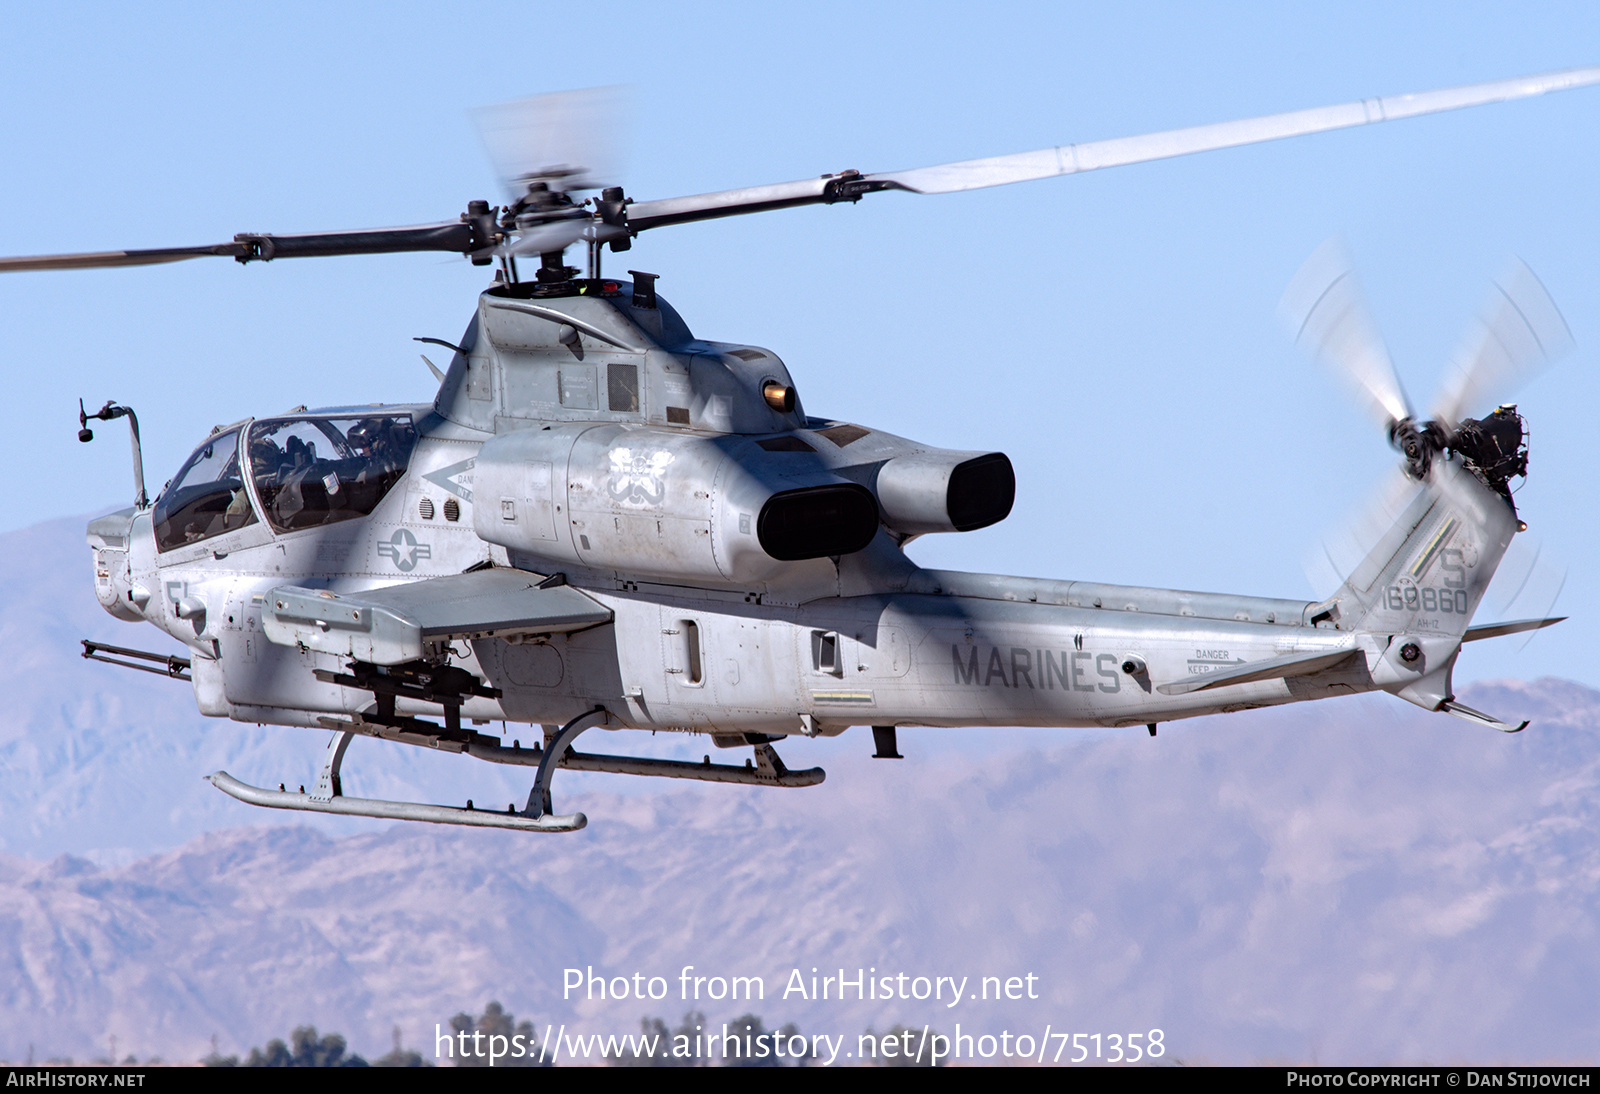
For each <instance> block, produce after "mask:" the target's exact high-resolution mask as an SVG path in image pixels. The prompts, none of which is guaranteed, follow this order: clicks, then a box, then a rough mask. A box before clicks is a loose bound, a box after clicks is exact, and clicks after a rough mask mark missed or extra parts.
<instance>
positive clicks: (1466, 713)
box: [1439, 699, 1528, 733]
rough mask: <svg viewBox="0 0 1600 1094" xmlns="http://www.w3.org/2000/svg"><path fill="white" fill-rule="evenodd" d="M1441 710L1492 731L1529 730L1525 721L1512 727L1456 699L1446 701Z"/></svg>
mask: <svg viewBox="0 0 1600 1094" xmlns="http://www.w3.org/2000/svg"><path fill="white" fill-rule="evenodd" d="M1439 709H1440V710H1442V711H1443V712H1444V713H1446V714H1454V715H1455V716H1456V717H1457V718H1461V719H1463V720H1465V721H1468V722H1472V723H1474V724H1475V725H1480V726H1488V727H1489V728H1490V729H1498V730H1499V731H1500V732H1501V733H1521V732H1522V731H1523V730H1525V729H1527V728H1528V723H1527V722H1526V721H1523V722H1522V723H1520V724H1519V725H1512V724H1511V723H1510V722H1502V721H1501V720H1500V719H1498V718H1495V717H1492V716H1491V715H1488V714H1485V713H1484V712H1483V711H1481V710H1473V709H1472V708H1471V707H1469V706H1466V705H1464V704H1462V703H1458V702H1456V701H1455V700H1454V699H1446V700H1445V701H1444V702H1443V703H1442V704H1441V705H1440V707H1439Z"/></svg>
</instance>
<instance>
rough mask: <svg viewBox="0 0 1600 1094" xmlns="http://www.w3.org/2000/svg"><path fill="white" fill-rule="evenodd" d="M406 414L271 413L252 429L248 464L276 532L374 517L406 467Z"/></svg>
mask: <svg viewBox="0 0 1600 1094" xmlns="http://www.w3.org/2000/svg"><path fill="white" fill-rule="evenodd" d="M416 443H417V431H416V427H415V426H413V425H412V423H411V416H410V415H409V414H389V415H383V414H372V415H365V416H362V417H350V418H310V417H308V418H273V419H269V420H266V421H259V422H256V423H255V424H254V425H253V426H251V427H250V448H249V451H250V470H251V475H252V476H253V478H254V479H255V487H256V496H257V497H258V498H260V499H261V505H262V508H263V509H264V510H265V512H266V517H267V523H268V524H270V525H271V526H272V529H273V531H276V532H293V531H297V530H299V529H301V528H315V527H318V526H320V525H324V524H337V523H338V522H339V521H342V520H353V519H354V518H356V517H364V516H367V515H369V514H370V513H371V512H372V511H373V510H374V509H376V508H377V506H378V503H379V502H380V501H382V500H383V498H384V495H386V494H387V493H388V492H389V489H390V488H391V487H392V486H394V484H395V483H396V482H398V481H399V480H400V478H401V476H403V475H404V474H405V473H406V466H407V465H408V464H409V463H410V462H411V450H412V448H413V447H415V445H416Z"/></svg>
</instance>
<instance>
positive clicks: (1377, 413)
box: [1281, 238, 1412, 429]
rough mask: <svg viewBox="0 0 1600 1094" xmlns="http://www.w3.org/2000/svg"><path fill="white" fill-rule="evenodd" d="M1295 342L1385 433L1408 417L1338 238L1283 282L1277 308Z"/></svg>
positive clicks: (1408, 406)
mask: <svg viewBox="0 0 1600 1094" xmlns="http://www.w3.org/2000/svg"><path fill="white" fill-rule="evenodd" d="M1281 308H1282V311H1283V314H1284V317H1285V318H1286V319H1288V320H1289V323H1290V326H1291V327H1292V328H1293V329H1294V332H1295V340H1296V341H1297V342H1299V343H1300V344H1301V345H1303V346H1305V347H1306V349H1307V350H1308V351H1310V352H1311V354H1312V355H1313V356H1315V357H1317V358H1319V359H1320V360H1321V361H1322V362H1323V363H1324V364H1326V365H1327V366H1328V367H1330V368H1332V369H1333V370H1334V371H1335V372H1337V373H1339V374H1341V375H1342V376H1344V377H1345V378H1346V379H1348V380H1350V381H1351V382H1352V383H1353V384H1354V385H1355V388H1356V391H1357V393H1358V394H1359V395H1360V396H1361V398H1362V401H1363V402H1364V403H1365V404H1366V406H1367V409H1368V411H1369V412H1370V413H1371V414H1372V415H1373V416H1374V417H1375V418H1376V419H1377V420H1378V423H1379V424H1380V425H1382V426H1383V427H1384V428H1385V429H1387V428H1389V427H1390V426H1392V425H1394V424H1395V423H1396V422H1399V421H1403V420H1404V419H1406V418H1410V417H1412V414H1411V404H1410V402H1409V401H1408V400H1407V399H1406V393H1405V389H1404V388H1403V387H1402V386H1401V385H1400V378H1399V377H1398V376H1396V375H1395V372H1394V363H1393V362H1392V361H1391V360H1390V359H1389V351H1388V349H1387V348H1386V347H1385V346H1384V344H1383V337H1382V335H1380V334H1379V333H1378V326H1377V324H1376V323H1375V322H1374V321H1373V319H1372V313H1371V311H1370V310H1368V308H1367V302H1366V298H1365V296H1364V295H1363V294H1362V292H1361V285H1360V283H1359V282H1358V281H1357V280H1356V275H1355V271H1354V270H1352V269H1351V265H1350V259H1349V256H1348V255H1347V254H1346V252H1345V249H1344V245H1343V244H1342V243H1341V242H1340V240H1339V239H1337V238H1334V239H1330V240H1328V241H1327V242H1326V243H1324V244H1323V245H1322V246H1321V247H1318V248H1317V250H1316V252H1315V253H1314V254H1313V255H1312V256H1311V257H1310V258H1309V259H1307V260H1306V264H1305V265H1304V266H1302V267H1301V268H1300V272H1299V273H1297V274H1296V275H1295V277H1294V280H1293V281H1291V282H1290V283H1289V288H1288V290H1287V291H1286V292H1285V293H1284V295H1283V303H1282V305H1281Z"/></svg>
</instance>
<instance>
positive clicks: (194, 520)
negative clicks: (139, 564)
mask: <svg viewBox="0 0 1600 1094" xmlns="http://www.w3.org/2000/svg"><path fill="white" fill-rule="evenodd" d="M255 522H256V514H255V510H254V509H252V508H251V507H250V497H249V495H248V494H247V493H246V491H245V488H244V479H243V477H242V476H241V475H240V474H239V431H238V430H237V429H231V430H229V431H228V432H226V433H219V434H217V435H216V436H215V437H211V438H209V439H208V440H207V441H206V443H205V444H203V445H201V446H200V447H199V448H197V449H195V453H194V455H192V456H190V457H189V460H188V462H187V463H185V464H184V465H183V470H181V471H179V472H178V474H177V475H176V476H175V477H174V478H173V480H172V484H171V485H170V486H168V487H167V488H166V489H165V490H163V491H162V492H161V496H160V497H159V498H157V499H156V510H155V526H156V549H157V550H161V551H170V550H171V549H172V548H174V547H182V546H183V545H184V544H186V543H197V542H199V541H200V540H202V539H210V538H211V537H212V536H220V535H221V534H222V533H224V532H232V531H234V530H235V529H238V528H243V527H245V526H246V525H248V524H254V523H255Z"/></svg>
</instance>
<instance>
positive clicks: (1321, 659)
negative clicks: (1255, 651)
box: [1156, 647, 1361, 695]
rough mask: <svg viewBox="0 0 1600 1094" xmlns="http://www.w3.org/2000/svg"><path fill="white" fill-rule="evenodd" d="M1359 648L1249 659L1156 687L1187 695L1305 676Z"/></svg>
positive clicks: (1331, 664) (1346, 656) (1330, 664)
mask: <svg viewBox="0 0 1600 1094" xmlns="http://www.w3.org/2000/svg"><path fill="white" fill-rule="evenodd" d="M1360 652H1361V651H1359V650H1353V649H1350V648H1348V647H1344V648H1340V649H1336V650H1331V651H1330V650H1313V651H1312V652H1310V653H1291V654H1289V655H1288V656H1286V657H1274V658H1272V659H1271V660H1269V661H1251V662H1249V663H1247V664H1243V665H1240V666H1238V667H1237V668H1231V669H1223V670H1222V671H1221V672H1208V673H1206V674H1205V675H1204V676H1196V677H1193V678H1191V679H1188V680H1176V681H1174V682H1172V683H1170V684H1161V685H1159V686H1158V687H1157V688H1156V690H1157V691H1159V692H1160V693H1161V694H1163V695H1188V694H1189V693H1190V692H1195V691H1205V690H1206V689H1208V688H1220V687H1227V686H1228V685H1230V684H1253V683H1255V682H1256V681H1258V680H1279V679H1282V678H1284V677H1286V676H1307V675H1309V674H1311V673H1313V672H1321V671H1323V670H1324V669H1331V668H1333V667H1334V666H1335V665H1337V664H1339V663H1340V662H1342V661H1345V660H1348V659H1349V658H1351V657H1356V656H1359V655H1360Z"/></svg>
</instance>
